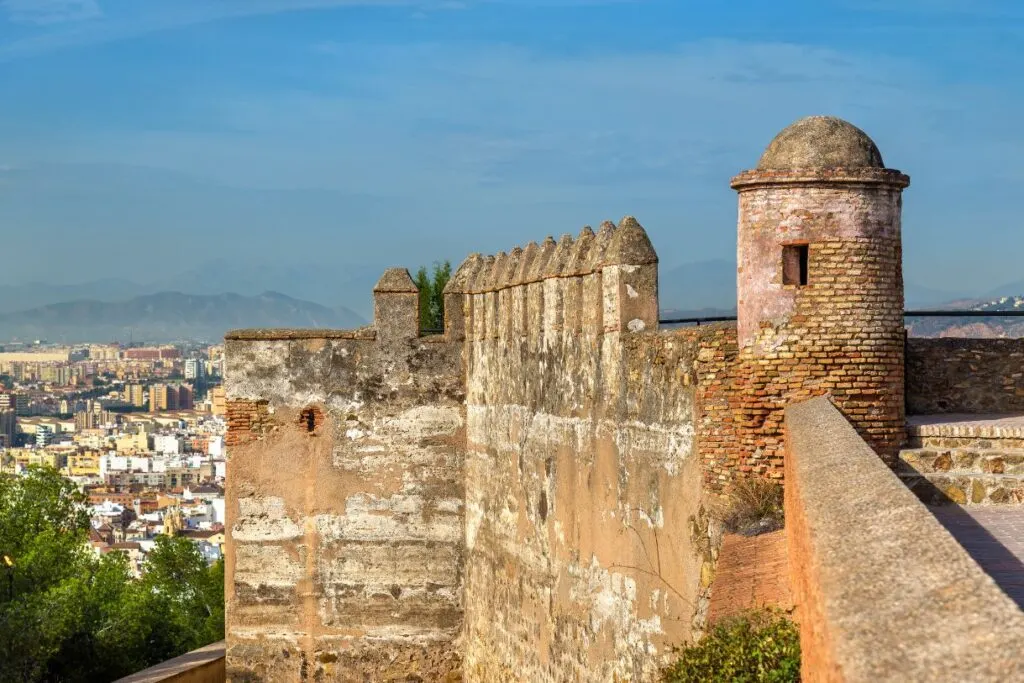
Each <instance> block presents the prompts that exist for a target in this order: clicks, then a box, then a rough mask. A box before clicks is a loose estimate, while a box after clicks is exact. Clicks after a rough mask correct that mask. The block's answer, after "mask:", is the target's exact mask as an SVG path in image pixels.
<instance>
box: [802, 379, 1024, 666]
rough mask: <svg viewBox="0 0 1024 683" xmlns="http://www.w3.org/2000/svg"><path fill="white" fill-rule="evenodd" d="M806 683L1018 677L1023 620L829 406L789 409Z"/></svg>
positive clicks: (819, 401)
mask: <svg viewBox="0 0 1024 683" xmlns="http://www.w3.org/2000/svg"><path fill="white" fill-rule="evenodd" d="M785 468H786V494H785V495H786V534H787V539H788V549H789V566H790V577H791V585H792V587H793V591H794V597H795V601H796V606H797V618H798V620H799V621H800V624H801V629H800V631H801V649H802V651H803V680H805V681H850V682H853V681H864V682H867V681H882V680H884V681H965V680H970V681H992V682H993V683H995V682H996V681H1010V680H1024V658H1021V656H1020V653H1021V652H1024V613H1022V612H1021V611H1020V610H1019V609H1018V608H1017V606H1016V605H1015V604H1014V603H1013V601H1011V600H1010V598H1008V597H1007V596H1006V595H1005V594H1004V593H1003V592H1002V591H1001V590H1000V589H999V588H998V587H997V586H996V584H995V583H994V582H993V581H992V579H991V578H990V577H989V576H988V575H987V574H985V573H984V572H983V571H982V569H981V568H980V567H979V566H978V565H977V564H976V563H975V562H974V560H973V559H971V557H970V556H969V555H968V554H967V552H966V551H965V550H964V549H963V548H962V547H961V546H960V545H959V544H958V543H957V542H956V541H955V540H954V539H953V537H952V536H950V535H949V533H948V532H946V530H945V529H944V528H943V527H942V526H941V525H940V524H939V522H938V521H937V520H936V519H935V517H934V516H933V515H932V514H931V513H930V512H929V511H928V509H927V508H926V507H925V506H924V505H922V504H921V503H920V502H919V501H918V499H917V498H916V497H915V496H914V494H913V493H911V492H910V491H909V490H908V489H907V488H906V487H905V486H904V485H903V484H902V483H901V482H900V481H899V479H898V478H897V477H896V476H895V475H894V474H893V473H892V471H891V470H890V469H889V468H888V467H886V465H885V464H884V463H883V461H882V460H881V459H880V458H879V457H878V456H877V455H876V454H875V452H874V451H872V450H871V448H869V447H868V445H867V444H866V443H865V442H864V441H863V440H862V439H861V438H860V437H859V436H858V435H857V432H856V431H855V430H854V429H853V427H851V426H850V424H849V423H848V422H847V421H846V419H845V418H844V417H843V416H842V415H841V414H840V413H839V411H838V410H837V409H836V408H835V407H834V406H833V405H832V404H831V403H830V402H829V400H828V399H827V398H824V397H820V398H815V399H812V400H809V401H806V402H804V403H799V404H795V405H792V406H790V407H788V408H787V409H786V461H785Z"/></svg>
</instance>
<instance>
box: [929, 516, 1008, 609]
mask: <svg viewBox="0 0 1024 683" xmlns="http://www.w3.org/2000/svg"><path fill="white" fill-rule="evenodd" d="M930 509H931V511H932V512H933V513H934V514H935V517H936V518H937V519H938V520H939V522H941V523H942V525H943V526H944V527H946V529H947V530H948V531H949V533H950V534H952V535H953V537H954V538H955V539H956V540H957V541H958V542H959V543H960V545H962V546H963V547H964V548H965V549H966V550H967V552H968V553H970V555H971V557H973V558H974V559H975V561H977V563H978V564H979V565H981V568H982V569H984V570H985V571H986V572H987V573H988V575H989V576H991V577H992V578H993V579H994V580H995V582H996V583H997V584H998V585H999V587H1000V588H1002V589H1003V592H1005V593H1006V594H1007V595H1009V596H1010V597H1011V598H1012V599H1013V600H1014V601H1015V602H1016V603H1017V606H1018V607H1020V608H1021V609H1022V610H1024V506H1020V505H1018V506H992V507H980V506H971V507H961V506H959V505H943V506H938V507H931V508H930Z"/></svg>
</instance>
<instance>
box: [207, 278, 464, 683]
mask: <svg viewBox="0 0 1024 683" xmlns="http://www.w3.org/2000/svg"><path fill="white" fill-rule="evenodd" d="M374 296H375V302H376V319H377V323H376V325H375V326H374V327H373V328H368V329H364V330H357V331H353V332H332V331H327V330H305V331H303V330H242V331H238V332H233V333H231V334H229V335H228V336H227V340H226V349H225V355H226V361H227V373H226V374H227V379H226V392H227V410H228V421H229V431H228V438H227V441H228V445H229V461H228V473H227V484H228V487H227V493H226V497H227V517H228V524H227V526H228V530H227V547H226V552H225V557H226V559H227V566H226V576H227V587H226V589H227V590H226V603H227V605H226V608H227V675H228V680H233V681H299V680H332V681H364V680H437V681H441V680H447V679H446V677H447V676H454V677H455V680H457V679H458V676H459V673H460V671H461V654H460V650H459V648H458V646H457V645H456V642H455V641H456V639H457V637H458V635H459V633H460V632H461V628H462V620H463V609H464V606H463V592H462V575H463V566H464V553H463V547H464V543H463V500H464V493H463V477H462V468H463V448H464V436H465V431H464V429H465V427H464V424H465V417H464V408H463V405H462V401H463V397H464V385H463V377H462V367H461V345H460V344H456V343H452V342H449V341H448V340H447V339H446V338H444V337H427V338H420V337H419V336H418V329H417V320H418V317H417V294H416V288H415V287H414V286H413V285H412V281H411V280H410V279H409V275H408V273H407V272H406V271H405V270H404V269H402V270H392V271H388V273H386V274H385V277H384V278H382V279H381V282H380V283H379V284H378V286H377V288H376V289H375V292H374Z"/></svg>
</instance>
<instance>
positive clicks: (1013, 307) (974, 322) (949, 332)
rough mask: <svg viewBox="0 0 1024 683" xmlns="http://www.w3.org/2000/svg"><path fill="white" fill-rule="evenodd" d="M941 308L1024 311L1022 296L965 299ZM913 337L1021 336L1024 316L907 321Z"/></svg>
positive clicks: (1023, 327) (1023, 334) (1023, 335)
mask: <svg viewBox="0 0 1024 683" xmlns="http://www.w3.org/2000/svg"><path fill="white" fill-rule="evenodd" d="M942 308H952V309H956V310H965V311H992V312H996V311H1024V296H1001V297H999V298H998V299H995V300H993V301H977V300H966V301H956V302H952V303H951V304H949V305H948V306H944V307H942ZM907 326H908V327H909V329H910V335H911V336H914V337H976V338H992V337H1024V317H1021V318H1009V317H1002V318H1000V317H992V318H985V317H977V318H976V317H970V318H964V317H960V318H908V319H907Z"/></svg>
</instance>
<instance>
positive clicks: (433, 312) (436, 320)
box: [414, 261, 452, 332]
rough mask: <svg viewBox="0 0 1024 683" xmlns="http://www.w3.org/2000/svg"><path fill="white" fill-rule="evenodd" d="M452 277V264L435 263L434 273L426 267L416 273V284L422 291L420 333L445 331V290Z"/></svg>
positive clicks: (445, 262) (446, 262) (421, 267)
mask: <svg viewBox="0 0 1024 683" xmlns="http://www.w3.org/2000/svg"><path fill="white" fill-rule="evenodd" d="M451 277H452V264H451V263H449V262H448V261H444V262H443V263H441V262H438V261H435V262H434V267H433V271H432V272H428V271H427V267H426V266H420V269H419V270H417V271H416V277H415V278H414V282H415V283H416V286H417V287H418V288H419V290H420V331H421V332H423V331H426V330H432V331H440V330H443V329H444V288H445V285H447V284H448V280H450V279H451Z"/></svg>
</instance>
